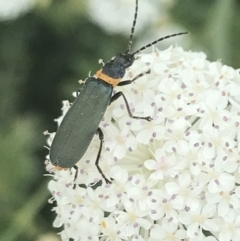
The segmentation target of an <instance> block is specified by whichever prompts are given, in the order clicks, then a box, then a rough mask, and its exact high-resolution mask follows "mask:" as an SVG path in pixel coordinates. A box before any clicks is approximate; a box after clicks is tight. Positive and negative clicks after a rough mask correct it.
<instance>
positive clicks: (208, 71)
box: [47, 47, 240, 241]
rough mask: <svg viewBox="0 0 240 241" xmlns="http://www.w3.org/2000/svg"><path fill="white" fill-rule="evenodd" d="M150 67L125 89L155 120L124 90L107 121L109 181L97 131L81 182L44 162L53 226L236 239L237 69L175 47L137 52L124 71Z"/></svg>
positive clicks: (167, 240)
mask: <svg viewBox="0 0 240 241" xmlns="http://www.w3.org/2000/svg"><path fill="white" fill-rule="evenodd" d="M149 69H150V71H151V72H150V74H147V75H144V76H143V77H141V78H139V79H138V80H136V82H135V83H133V84H132V85H129V86H125V87H122V88H121V90H123V92H124V94H125V95H126V97H127V99H128V102H129V104H130V107H131V111H132V112H133V114H134V115H135V116H151V117H152V118H153V120H152V121H151V122H148V121H145V120H136V119H131V118H130V117H129V115H128V112H127V110H126V106H125V104H124V101H123V100H122V99H121V98H120V99H118V100H117V101H116V102H114V103H112V105H111V106H109V107H108V109H107V112H106V114H105V116H104V119H103V120H102V122H101V124H100V127H101V128H102V130H103V132H104V135H105V142H104V148H103V151H102V155H101V160H100V166H101V168H102V170H103V172H104V174H105V175H106V176H107V177H108V178H109V179H110V178H111V179H112V184H105V182H104V181H103V182H102V183H101V182H99V180H102V177H101V175H100V174H99V173H98V171H97V169H96V167H95V165H94V162H95V159H96V155H97V152H98V148H99V140H98V137H97V136H96V137H94V139H93V141H92V143H91V145H90V147H89V149H88V151H87V152H86V154H85V155H84V157H83V158H82V159H81V161H80V162H78V164H77V165H78V168H79V174H78V178H77V180H76V184H77V185H76V188H75V189H73V185H74V183H73V180H74V174H75V173H74V172H75V170H71V171H53V170H54V169H53V166H52V165H51V164H50V163H48V164H47V169H48V170H49V171H53V173H54V180H52V181H50V183H49V189H50V191H51V193H52V196H53V198H52V199H51V200H54V201H55V202H56V203H55V204H56V207H54V211H55V212H56V214H57V218H56V220H55V222H54V226H55V227H61V226H63V231H62V232H61V238H62V240H69V239H70V238H72V239H73V240H75V241H78V240H79V241H80V240H81V241H86V240H95V241H97V240H101V241H104V240H108V241H121V240H131V241H142V240H145V241H162V240H164V241H177V240H179V241H180V240H184V241H214V240H215V241H216V240H219V241H230V240H231V241H239V240H240V187H239V185H240V154H239V153H240V144H239V138H240V74H239V71H238V70H234V69H233V68H231V67H228V66H224V65H222V64H221V63H220V62H213V63H211V62H209V61H207V60H206V55H205V54H203V53H192V52H185V51H184V50H183V49H182V48H180V47H175V48H173V47H170V48H169V49H167V50H164V51H159V50H156V49H155V50H154V51H153V53H151V54H141V55H139V56H138V59H137V60H136V61H135V63H134V64H133V66H132V67H131V68H130V69H129V71H128V72H127V74H126V76H125V78H124V79H125V80H127V79H132V78H133V77H135V76H136V75H138V74H139V73H142V72H146V71H147V70H149ZM118 90H120V87H117V88H116V89H115V91H118ZM64 106H65V108H64V109H63V111H64V113H65V112H66V110H67V109H68V108H69V105H68V102H65V105H64ZM52 137H53V136H52V135H50V138H49V143H51V139H52ZM80 184H83V185H80ZM95 184H96V185H95Z"/></svg>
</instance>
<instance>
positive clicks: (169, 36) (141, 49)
mask: <svg viewBox="0 0 240 241" xmlns="http://www.w3.org/2000/svg"><path fill="white" fill-rule="evenodd" d="M188 33H189V32H181V33H175V34H171V35H167V36H165V37H162V38H159V39H157V40H155V41H153V42H152V43H150V44H147V45H145V46H143V47H141V48H140V49H139V50H137V51H135V52H134V53H132V56H134V55H135V54H137V53H139V52H141V51H143V50H144V49H147V48H149V47H151V46H152V45H154V44H156V43H158V42H160V41H163V40H165V39H167V38H172V37H176V36H179V35H183V34H188Z"/></svg>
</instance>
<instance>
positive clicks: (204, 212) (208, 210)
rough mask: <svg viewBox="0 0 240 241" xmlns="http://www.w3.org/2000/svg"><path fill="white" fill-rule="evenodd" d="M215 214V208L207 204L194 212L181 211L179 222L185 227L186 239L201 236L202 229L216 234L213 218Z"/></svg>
mask: <svg viewBox="0 0 240 241" xmlns="http://www.w3.org/2000/svg"><path fill="white" fill-rule="evenodd" d="M215 212H216V206H215V205H213V204H209V203H208V204H206V205H205V206H203V207H202V208H198V209H196V210H194V211H189V212H183V211H182V212H181V213H180V216H179V220H180V222H182V223H183V224H185V225H187V234H188V237H190V238H194V237H198V236H200V235H201V233H202V229H204V230H207V231H210V232H217V231H218V230H219V227H218V225H217V224H216V221H215V220H214V218H213V217H214V214H215Z"/></svg>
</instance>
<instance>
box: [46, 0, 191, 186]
mask: <svg viewBox="0 0 240 241" xmlns="http://www.w3.org/2000/svg"><path fill="white" fill-rule="evenodd" d="M137 15H138V0H136V5H135V14H134V20H133V24H132V28H131V34H130V38H129V42H128V47H127V50H126V52H125V53H120V54H118V55H117V56H116V57H115V58H113V59H112V60H110V61H109V62H108V63H106V64H105V65H104V66H103V67H102V68H101V69H100V70H98V71H97V73H96V75H94V76H91V77H88V78H87V79H86V81H85V83H84V85H83V88H82V89H81V92H80V94H79V95H77V97H76V100H75V101H74V102H73V104H72V106H71V107H70V109H69V110H68V112H67V113H66V115H65V116H64V118H63V120H62V122H61V124H60V126H59V128H58V130H57V132H56V135H55V137H54V139H53V142H52V145H51V147H50V161H51V162H52V164H53V165H55V167H56V169H57V170H61V169H68V168H71V167H75V165H76V163H77V162H78V161H79V160H80V159H81V158H82V156H83V155H84V154H85V152H86V150H87V148H88V146H89V144H90V142H91V141H92V139H93V136H94V135H95V134H96V133H98V135H99V140H100V147H99V150H98V154H97V157H96V161H95V165H96V168H97V169H98V171H99V173H100V174H101V175H102V178H103V179H104V180H105V181H106V183H111V181H110V180H109V179H108V178H107V177H106V176H105V174H104V173H103V171H102V170H101V168H100V166H99V159H100V156H101V151H102V145H103V140H104V135H103V131H102V130H101V128H100V127H99V123H100V121H101V120H102V118H103V115H104V113H105V111H106V109H107V107H108V105H110V104H111V103H112V102H114V101H115V100H117V99H118V98H119V97H123V100H124V102H125V104H126V107H127V111H128V114H129V116H130V117H131V118H134V119H144V120H147V121H151V117H149V116H147V117H139V116H134V115H133V114H132V113H131V110H130V107H129V104H128V101H127V99H126V97H125V95H124V93H123V92H121V91H119V92H117V93H115V94H114V95H113V89H114V87H115V86H124V85H129V84H131V83H133V82H134V81H135V80H136V79H138V78H140V77H141V76H143V75H145V74H148V73H149V71H147V72H145V73H141V74H139V75H137V76H136V77H135V78H133V79H132V80H125V81H121V80H122V78H123V77H124V75H125V72H126V69H127V68H129V67H130V66H131V65H132V64H133V63H134V61H135V59H136V58H135V56H136V54H137V53H139V52H141V51H142V50H144V49H146V48H148V47H150V46H152V45H154V44H156V43H157V42H160V41H162V40H164V39H167V38H171V37H174V36H178V35H182V34H187V33H188V32H181V33H176V34H172V35H168V36H165V37H162V38H159V39H157V40H155V41H153V42H152V43H149V44H147V45H145V46H143V47H142V48H140V49H138V50H137V51H135V52H133V53H131V52H130V51H131V47H132V42H133V35H134V30H135V25H136V22H137ZM76 173H77V172H76ZM75 179H76V176H75Z"/></svg>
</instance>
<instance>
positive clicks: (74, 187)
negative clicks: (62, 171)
mask: <svg viewBox="0 0 240 241" xmlns="http://www.w3.org/2000/svg"><path fill="white" fill-rule="evenodd" d="M73 168H74V169H75V170H76V172H75V175H74V179H73V181H74V182H75V181H76V180H77V177H78V167H77V165H75V166H73ZM76 186H77V184H76V183H74V185H73V189H76Z"/></svg>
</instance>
